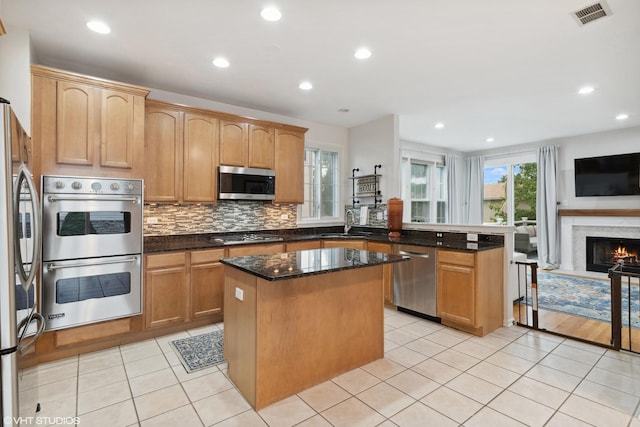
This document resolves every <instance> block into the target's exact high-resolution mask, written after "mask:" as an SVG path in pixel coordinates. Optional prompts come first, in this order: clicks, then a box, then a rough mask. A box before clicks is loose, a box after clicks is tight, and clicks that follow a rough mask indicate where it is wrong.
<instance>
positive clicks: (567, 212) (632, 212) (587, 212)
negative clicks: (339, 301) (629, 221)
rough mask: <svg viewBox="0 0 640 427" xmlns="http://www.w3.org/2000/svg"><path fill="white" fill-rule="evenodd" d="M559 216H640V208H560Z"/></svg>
mask: <svg viewBox="0 0 640 427" xmlns="http://www.w3.org/2000/svg"><path fill="white" fill-rule="evenodd" d="M558 216H640V209H558Z"/></svg>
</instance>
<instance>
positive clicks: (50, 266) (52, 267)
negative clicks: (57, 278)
mask: <svg viewBox="0 0 640 427" xmlns="http://www.w3.org/2000/svg"><path fill="white" fill-rule="evenodd" d="M126 262H138V257H135V256H134V257H131V258H127V259H119V260H104V261H96V262H87V263H80V264H67V265H55V264H47V271H53V270H60V269H63V268H76V267H92V266H94V265H107V264H124V263H126Z"/></svg>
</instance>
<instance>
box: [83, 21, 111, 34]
mask: <svg viewBox="0 0 640 427" xmlns="http://www.w3.org/2000/svg"><path fill="white" fill-rule="evenodd" d="M87 27H88V28H89V29H90V30H91V31H95V32H96V33H98V34H109V33H110V32H111V28H109V26H108V25H107V24H105V23H104V22H102V21H89V22H87Z"/></svg>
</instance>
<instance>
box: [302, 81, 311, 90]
mask: <svg viewBox="0 0 640 427" xmlns="http://www.w3.org/2000/svg"><path fill="white" fill-rule="evenodd" d="M298 87H299V88H300V89H302V90H311V89H313V85H312V84H311V82H306V81H305V82H302V83H300V84H299V85H298Z"/></svg>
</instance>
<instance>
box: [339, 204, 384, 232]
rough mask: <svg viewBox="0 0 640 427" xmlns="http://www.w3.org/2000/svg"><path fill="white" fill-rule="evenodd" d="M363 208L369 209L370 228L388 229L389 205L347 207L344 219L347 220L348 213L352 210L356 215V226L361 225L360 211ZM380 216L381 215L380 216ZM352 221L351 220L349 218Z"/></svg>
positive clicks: (368, 220)
mask: <svg viewBox="0 0 640 427" xmlns="http://www.w3.org/2000/svg"><path fill="white" fill-rule="evenodd" d="M362 206H366V207H367V223H366V225H367V226H368V227H375V228H387V205H386V204H380V203H379V204H378V206H377V207H375V208H374V207H373V205H365V204H363V205H357V206H355V207H354V206H353V205H347V206H345V211H344V215H345V216H344V217H345V219H346V218H347V211H348V210H351V211H353V214H354V223H355V225H358V224H360V214H361V212H362V210H361V209H360V208H361V207H362ZM378 214H380V215H378ZM349 220H351V218H349Z"/></svg>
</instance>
